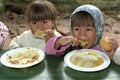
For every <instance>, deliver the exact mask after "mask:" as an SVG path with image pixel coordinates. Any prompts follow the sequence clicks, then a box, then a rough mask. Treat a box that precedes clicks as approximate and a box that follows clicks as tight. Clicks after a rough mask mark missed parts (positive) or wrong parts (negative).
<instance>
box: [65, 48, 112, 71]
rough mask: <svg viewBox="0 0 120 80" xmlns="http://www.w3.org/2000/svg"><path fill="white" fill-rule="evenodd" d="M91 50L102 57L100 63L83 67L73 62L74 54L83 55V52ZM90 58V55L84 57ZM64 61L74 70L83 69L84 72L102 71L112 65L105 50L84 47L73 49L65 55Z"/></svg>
mask: <svg viewBox="0 0 120 80" xmlns="http://www.w3.org/2000/svg"><path fill="white" fill-rule="evenodd" d="M89 52H92V53H95V54H97V55H98V56H99V57H101V59H102V61H103V62H102V63H101V64H100V65H98V66H94V67H81V66H78V65H75V64H74V63H73V62H72V57H73V56H79V55H80V56H81V53H85V54H86V53H89ZM88 58H90V57H88V56H87V57H86V58H84V59H88ZM82 59H83V58H82ZM95 59H96V58H95ZM97 59H98V58H97ZM64 62H65V63H66V64H67V66H68V67H70V68H72V69H74V70H77V71H83V72H94V71H100V70H103V69H105V68H107V67H108V66H109V65H110V62H111V60H110V58H109V57H108V56H107V55H106V54H105V53H103V52H100V51H96V50H92V49H82V50H74V51H71V52H69V53H67V54H66V55H65V57H64ZM79 64H80V63H79ZM90 65H91V63H90Z"/></svg>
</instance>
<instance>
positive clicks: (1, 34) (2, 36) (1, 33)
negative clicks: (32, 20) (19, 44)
mask: <svg viewBox="0 0 120 80" xmlns="http://www.w3.org/2000/svg"><path fill="white" fill-rule="evenodd" d="M8 34H9V31H8V28H7V27H6V26H5V25H4V24H3V23H2V22H0V48H3V47H4V43H5V41H6V39H7V37H8Z"/></svg>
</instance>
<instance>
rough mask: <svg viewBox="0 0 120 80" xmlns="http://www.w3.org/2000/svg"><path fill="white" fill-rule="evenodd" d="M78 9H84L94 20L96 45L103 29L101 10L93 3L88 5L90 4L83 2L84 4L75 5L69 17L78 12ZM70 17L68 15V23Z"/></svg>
mask: <svg viewBox="0 0 120 80" xmlns="http://www.w3.org/2000/svg"><path fill="white" fill-rule="evenodd" d="M80 11H85V12H88V13H89V14H90V15H91V16H92V17H93V19H94V22H95V29H96V35H97V36H96V37H97V38H96V42H95V43H94V46H96V45H97V44H98V43H99V41H100V39H101V38H102V34H103V31H104V18H103V14H102V12H101V10H100V9H99V8H97V7H95V6H93V5H90V4H85V5H82V6H79V7H77V8H76V9H75V10H74V11H73V13H72V15H71V17H72V16H73V15H74V14H76V13H78V12H80ZM71 17H70V23H71Z"/></svg>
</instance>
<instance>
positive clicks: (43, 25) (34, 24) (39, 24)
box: [28, 20, 54, 34]
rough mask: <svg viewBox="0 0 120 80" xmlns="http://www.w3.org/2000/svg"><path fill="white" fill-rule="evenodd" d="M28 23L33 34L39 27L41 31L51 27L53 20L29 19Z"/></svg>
mask: <svg viewBox="0 0 120 80" xmlns="http://www.w3.org/2000/svg"><path fill="white" fill-rule="evenodd" d="M28 24H29V26H30V28H31V31H32V33H33V34H34V32H35V31H36V30H37V29H39V30H41V31H45V30H48V29H53V27H54V22H53V21H51V20H44V21H30V22H29V23H28Z"/></svg>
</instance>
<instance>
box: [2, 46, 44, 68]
mask: <svg viewBox="0 0 120 80" xmlns="http://www.w3.org/2000/svg"><path fill="white" fill-rule="evenodd" d="M25 52H26V53H30V54H31V53H32V52H33V53H36V54H37V59H36V60H34V61H33V62H30V63H27V62H26V63H24V60H25V59H26V60H27V58H25V57H24V58H22V59H21V60H22V62H23V63H24V64H23V63H21V64H20V63H17V64H16V63H14V64H13V63H11V62H10V61H9V60H10V59H11V58H10V59H9V60H8V55H9V56H10V57H12V59H13V58H14V61H15V59H17V60H19V59H18V55H20V54H22V56H23V54H24V53H25ZM26 55H27V56H28V54H26ZM16 57H17V58H16ZM44 58H45V53H44V52H43V51H42V50H40V49H37V48H32V47H23V48H16V49H13V50H10V51H7V52H6V53H4V54H3V55H2V56H1V63H2V64H3V65H5V66H7V67H11V68H26V67H30V66H33V65H36V64H38V63H40V62H41V61H43V59H44ZM23 59H24V60H23ZM28 59H30V60H31V59H32V58H28Z"/></svg>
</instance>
